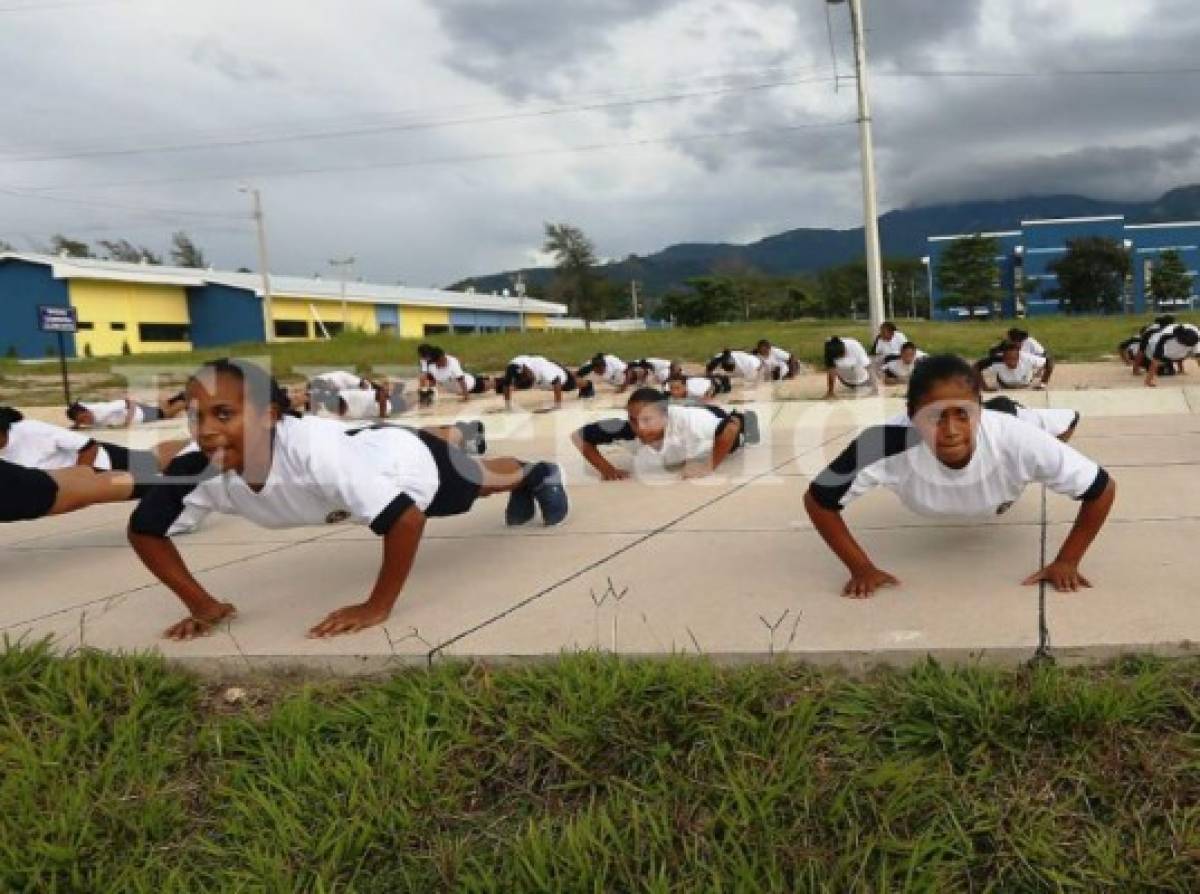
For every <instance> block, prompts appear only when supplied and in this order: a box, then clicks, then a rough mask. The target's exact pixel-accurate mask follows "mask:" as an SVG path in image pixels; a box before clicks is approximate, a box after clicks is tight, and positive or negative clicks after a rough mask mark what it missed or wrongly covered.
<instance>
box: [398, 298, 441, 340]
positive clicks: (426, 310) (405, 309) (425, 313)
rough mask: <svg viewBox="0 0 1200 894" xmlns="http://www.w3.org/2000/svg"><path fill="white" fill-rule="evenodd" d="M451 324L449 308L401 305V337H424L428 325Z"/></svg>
mask: <svg viewBox="0 0 1200 894" xmlns="http://www.w3.org/2000/svg"><path fill="white" fill-rule="evenodd" d="M449 325H450V310H449V309H448V308H445V307H409V306H407V305H403V304H402V305H400V337H401V338H424V336H425V327H426V326H449Z"/></svg>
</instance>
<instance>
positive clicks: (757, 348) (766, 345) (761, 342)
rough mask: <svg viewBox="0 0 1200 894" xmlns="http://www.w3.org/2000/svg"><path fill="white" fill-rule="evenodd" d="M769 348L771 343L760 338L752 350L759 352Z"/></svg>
mask: <svg viewBox="0 0 1200 894" xmlns="http://www.w3.org/2000/svg"><path fill="white" fill-rule="evenodd" d="M769 347H771V343H770V342H769V341H767V340H766V339H765V338H760V339H759V340H758V344H756V345H755V346H754V350H755V351H761V350H762V349H763V348H769Z"/></svg>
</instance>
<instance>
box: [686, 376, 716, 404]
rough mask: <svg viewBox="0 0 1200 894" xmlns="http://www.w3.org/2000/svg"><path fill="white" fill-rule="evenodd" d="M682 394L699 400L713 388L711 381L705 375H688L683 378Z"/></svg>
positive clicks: (706, 395)
mask: <svg viewBox="0 0 1200 894" xmlns="http://www.w3.org/2000/svg"><path fill="white" fill-rule="evenodd" d="M683 387H684V394H685V395H687V396H688V397H691V398H694V399H697V400H700V399H702V398H705V397H708V396H709V393H710V392H711V391H712V390H713V381H712V379H710V378H708V377H707V376H688V377H687V378H686V379H684V380H683Z"/></svg>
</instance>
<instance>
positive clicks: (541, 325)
mask: <svg viewBox="0 0 1200 894" xmlns="http://www.w3.org/2000/svg"><path fill="white" fill-rule="evenodd" d="M547 325H548V324H547V323H546V315H545V314H525V328H526V329H545V328H546V326H547Z"/></svg>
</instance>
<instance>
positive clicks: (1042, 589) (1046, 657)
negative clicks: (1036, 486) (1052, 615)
mask: <svg viewBox="0 0 1200 894" xmlns="http://www.w3.org/2000/svg"><path fill="white" fill-rule="evenodd" d="M1047 527H1048V525H1047V524H1046V485H1044V484H1043V485H1042V536H1041V547H1040V553H1039V558H1038V570H1039V571H1040V570H1041V569H1043V568H1045V567H1046V528H1047ZM1042 663H1045V664H1053V663H1054V655H1053V653H1051V651H1050V627H1049V625H1048V624H1047V623H1046V581H1045V579H1042V580H1039V581H1038V646H1037V651H1035V652H1034V653H1033V659H1032V660H1031V661H1030V664H1042Z"/></svg>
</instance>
